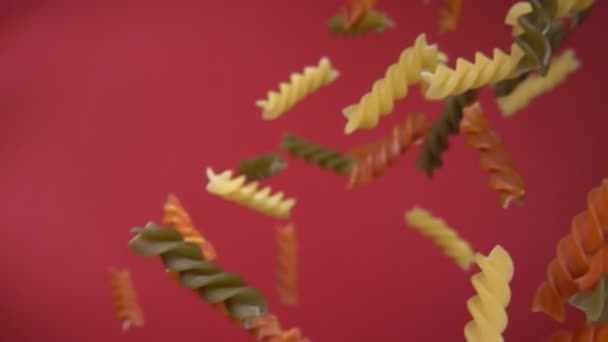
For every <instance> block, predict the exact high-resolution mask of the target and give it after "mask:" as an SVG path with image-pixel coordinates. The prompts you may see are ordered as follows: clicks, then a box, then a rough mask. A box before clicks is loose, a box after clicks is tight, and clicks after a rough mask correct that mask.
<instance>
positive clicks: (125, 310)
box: [110, 268, 144, 330]
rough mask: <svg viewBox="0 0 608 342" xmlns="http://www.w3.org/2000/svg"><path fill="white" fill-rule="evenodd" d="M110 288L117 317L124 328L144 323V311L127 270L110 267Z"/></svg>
mask: <svg viewBox="0 0 608 342" xmlns="http://www.w3.org/2000/svg"><path fill="white" fill-rule="evenodd" d="M110 290H111V293H112V301H113V303H114V311H115V312H116V318H118V320H119V321H120V322H122V328H123V330H128V329H129V328H131V327H142V326H143V325H144V313H143V311H142V310H141V307H140V306H139V303H138V301H137V292H136V291H135V286H134V285H133V281H132V279H131V273H129V271H127V270H118V269H116V268H110Z"/></svg>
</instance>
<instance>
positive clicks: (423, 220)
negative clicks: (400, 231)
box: [405, 207, 475, 270]
mask: <svg viewBox="0 0 608 342" xmlns="http://www.w3.org/2000/svg"><path fill="white" fill-rule="evenodd" d="M405 222H406V223H407V224H408V225H409V226H410V227H412V228H414V229H416V230H418V231H419V232H420V233H421V234H422V235H425V236H428V237H430V238H431V239H432V240H433V242H435V243H436V244H437V245H438V246H439V247H441V248H442V249H443V250H444V252H445V254H446V255H447V256H449V257H450V258H452V259H454V261H456V263H457V264H458V265H459V266H460V267H461V268H462V269H464V270H468V269H469V268H470V267H471V265H472V264H473V259H474V257H475V252H474V251H473V248H471V245H470V244H469V243H468V242H467V241H465V240H464V239H462V238H461V237H459V236H458V233H457V232H456V231H455V230H454V229H452V228H450V227H449V226H448V225H447V223H446V222H445V221H444V220H442V219H440V218H437V217H434V216H433V215H432V214H431V213H430V212H429V211H427V210H424V209H421V208H418V207H415V208H413V209H411V210H409V211H408V212H407V213H406V214H405Z"/></svg>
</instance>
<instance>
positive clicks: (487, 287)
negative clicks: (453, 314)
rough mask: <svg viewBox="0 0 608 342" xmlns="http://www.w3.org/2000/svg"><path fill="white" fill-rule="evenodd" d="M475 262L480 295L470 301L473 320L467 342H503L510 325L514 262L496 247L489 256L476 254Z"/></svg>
mask: <svg viewBox="0 0 608 342" xmlns="http://www.w3.org/2000/svg"><path fill="white" fill-rule="evenodd" d="M475 262H476V263H477V265H478V266H479V268H480V270H481V271H480V272H479V273H477V274H475V275H473V276H472V277H471V283H472V284H473V287H474V288H475V291H476V292H477V295H475V296H473V297H472V298H470V299H469V300H468V301H467V308H468V310H469V312H470V313H471V316H472V318H473V319H472V320H471V321H470V322H469V323H467V324H466V326H465V327H464V336H465V338H466V340H467V341H468V342H502V341H504V338H503V337H502V333H503V332H504V331H505V329H506V328H507V324H508V322H509V317H508V316H507V311H506V308H507V306H508V305H509V303H510V301H511V289H510V286H509V284H510V283H511V280H512V279H513V271H514V269H513V268H514V267H513V260H512V259H511V256H510V255H509V253H507V251H506V250H504V249H503V248H502V247H501V246H496V247H494V249H492V251H491V252H490V254H489V255H488V256H487V257H486V256H483V255H481V254H479V253H477V254H476V255H475Z"/></svg>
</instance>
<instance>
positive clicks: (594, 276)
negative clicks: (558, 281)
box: [574, 233, 608, 291]
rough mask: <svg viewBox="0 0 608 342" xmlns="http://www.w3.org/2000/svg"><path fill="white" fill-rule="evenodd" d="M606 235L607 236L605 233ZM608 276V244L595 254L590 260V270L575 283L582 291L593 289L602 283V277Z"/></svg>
mask: <svg viewBox="0 0 608 342" xmlns="http://www.w3.org/2000/svg"><path fill="white" fill-rule="evenodd" d="M604 235H606V234H605V233H604ZM604 274H608V244H604V247H602V248H601V249H600V250H598V251H597V252H595V253H593V256H591V260H589V270H588V271H587V273H585V274H584V275H582V276H581V277H579V278H577V279H575V280H574V281H575V282H576V284H577V285H578V288H579V289H580V290H583V291H586V290H591V289H593V288H594V287H595V286H596V285H597V283H598V282H599V281H600V278H601V277H602V275H604Z"/></svg>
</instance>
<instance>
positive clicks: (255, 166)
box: [239, 153, 287, 180]
mask: <svg viewBox="0 0 608 342" xmlns="http://www.w3.org/2000/svg"><path fill="white" fill-rule="evenodd" d="M286 167H287V162H286V161H285V159H283V157H281V155H279V154H277V153H265V154H262V155H259V156H256V157H253V158H246V159H241V161H240V162H239V174H240V175H244V176H246V177H247V179H252V180H253V179H264V178H268V177H270V176H273V175H276V174H277V173H279V172H281V171H283V170H284V169H285V168H286Z"/></svg>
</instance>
